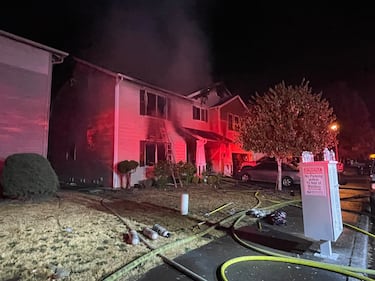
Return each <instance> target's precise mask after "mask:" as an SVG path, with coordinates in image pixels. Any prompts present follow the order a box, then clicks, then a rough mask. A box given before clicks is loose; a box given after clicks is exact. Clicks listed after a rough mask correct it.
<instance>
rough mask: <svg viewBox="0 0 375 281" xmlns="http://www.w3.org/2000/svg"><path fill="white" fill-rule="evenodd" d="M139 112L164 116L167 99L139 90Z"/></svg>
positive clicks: (165, 114)
mask: <svg viewBox="0 0 375 281" xmlns="http://www.w3.org/2000/svg"><path fill="white" fill-rule="evenodd" d="M139 101H140V103H139V104H140V114H141V115H148V116H154V117H161V118H166V116H167V111H166V108H167V99H166V98H165V97H163V96H159V95H155V94H153V93H149V92H146V91H145V90H140V98H139Z"/></svg>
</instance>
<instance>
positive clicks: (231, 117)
mask: <svg viewBox="0 0 375 281" xmlns="http://www.w3.org/2000/svg"><path fill="white" fill-rule="evenodd" d="M239 128H240V117H239V116H238V115H235V114H231V113H229V114H228V130H231V131H238V130H239Z"/></svg>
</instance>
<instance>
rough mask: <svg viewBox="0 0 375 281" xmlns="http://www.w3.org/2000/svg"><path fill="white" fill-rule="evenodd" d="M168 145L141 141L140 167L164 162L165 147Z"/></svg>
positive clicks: (165, 156)
mask: <svg viewBox="0 0 375 281" xmlns="http://www.w3.org/2000/svg"><path fill="white" fill-rule="evenodd" d="M167 145H168V143H163V142H147V141H141V147H140V161H139V163H140V166H153V165H154V164H156V163H158V162H160V161H166V160H167V155H166V151H167V150H166V146H167Z"/></svg>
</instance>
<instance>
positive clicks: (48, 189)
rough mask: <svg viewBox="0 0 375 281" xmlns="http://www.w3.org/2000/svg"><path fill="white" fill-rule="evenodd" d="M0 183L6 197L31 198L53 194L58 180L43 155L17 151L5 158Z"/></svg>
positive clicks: (57, 185) (56, 188) (57, 186)
mask: <svg viewBox="0 0 375 281" xmlns="http://www.w3.org/2000/svg"><path fill="white" fill-rule="evenodd" d="M1 185H2V186H3V195H4V196H6V197H11V198H14V197H17V198H18V197H22V198H31V197H38V196H51V195H55V194H56V192H57V190H58V188H59V180H58V177H57V175H56V173H55V171H54V170H53V168H52V166H51V164H50V162H49V161H48V160H47V159H46V158H45V157H43V156H41V155H39V154H36V153H18V154H13V155H10V156H8V157H7V158H6V159H5V164H4V168H3V173H2V177H1Z"/></svg>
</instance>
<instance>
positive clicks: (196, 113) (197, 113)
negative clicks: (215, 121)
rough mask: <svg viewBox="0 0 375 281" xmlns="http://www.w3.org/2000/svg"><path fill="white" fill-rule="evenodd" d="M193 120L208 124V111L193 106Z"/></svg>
mask: <svg viewBox="0 0 375 281" xmlns="http://www.w3.org/2000/svg"><path fill="white" fill-rule="evenodd" d="M193 120H199V121H203V122H208V109H207V108H203V107H200V106H196V105H193Z"/></svg>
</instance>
